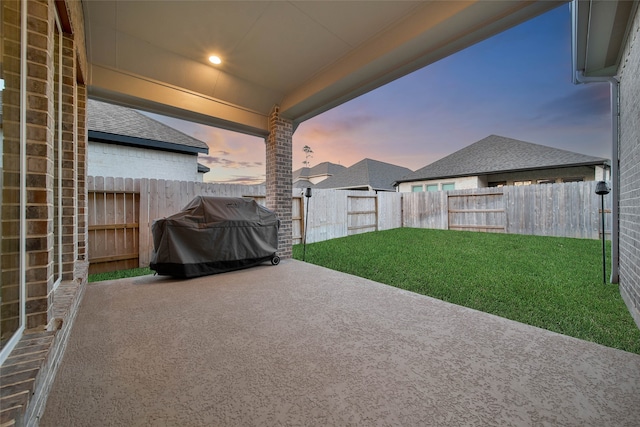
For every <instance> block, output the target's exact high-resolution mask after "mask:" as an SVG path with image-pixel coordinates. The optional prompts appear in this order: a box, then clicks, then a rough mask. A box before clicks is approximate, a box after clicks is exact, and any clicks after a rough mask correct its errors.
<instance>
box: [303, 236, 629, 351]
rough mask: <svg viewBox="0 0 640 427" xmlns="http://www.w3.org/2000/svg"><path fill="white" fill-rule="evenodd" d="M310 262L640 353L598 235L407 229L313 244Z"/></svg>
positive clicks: (309, 253) (309, 255)
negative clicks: (610, 281) (604, 262)
mask: <svg viewBox="0 0 640 427" xmlns="http://www.w3.org/2000/svg"><path fill="white" fill-rule="evenodd" d="M302 252H303V247H302V245H296V246H294V248H293V256H294V258H296V259H302ZM609 256H610V252H607V263H609V261H610V259H609ZM306 261H307V262H310V263H313V264H317V265H322V266H325V267H328V268H331V269H333V270H338V271H342V272H345V273H349V274H353V275H356V276H360V277H365V278H367V279H371V280H375V281H377V282H382V283H386V284H388V285H391V286H395V287H398V288H402V289H406V290H409V291H412V292H417V293H419V294H422V295H428V296H431V297H434V298H438V299H441V300H445V301H449V302H452V303H454V304H459V305H464V306H467V307H471V308H474V309H477V310H481V311H484V312H487V313H492V314H496V315H498V316H502V317H506V318H508V319H513V320H516V321H519V322H523V323H527V324H529V325H534V326H538V327H540V328H544V329H548V330H551V331H555V332H559V333H561V334H565V335H570V336H573V337H576V338H580V339H584V340H588V341H593V342H597V343H599V344H603V345H606V346H609V347H614V348H619V349H622V350H626V351H630V352H634V353H638V354H640V330H639V329H638V328H637V327H636V325H635V323H634V322H633V319H632V318H631V315H630V314H629V312H628V310H627V308H626V306H625V304H624V302H623V301H622V298H621V297H620V293H619V291H618V286H617V285H612V284H607V285H604V284H603V282H602V243H601V242H600V241H598V240H587V239H567V238H558V237H539V236H522V235H513V234H492V233H474V232H464V231H449V230H426V229H412V228H399V229H395V230H388V231H380V232H375V233H365V234H359V235H355V236H349V237H344V238H340V239H333V240H328V241H325V242H319V243H314V244H308V245H307V249H306ZM608 274H609V273H608V272H607V277H608Z"/></svg>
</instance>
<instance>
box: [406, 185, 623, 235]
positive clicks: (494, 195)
mask: <svg viewBox="0 0 640 427" xmlns="http://www.w3.org/2000/svg"><path fill="white" fill-rule="evenodd" d="M595 186H596V182H594V181H588V182H572V183H564V184H542V185H523V186H507V187H501V188H478V189H472V190H456V191H447V192H433V193H429V192H427V193H405V194H404V195H403V200H402V209H403V216H402V217H403V226H404V227H416V228H440V229H451V230H475V231H491V232H503V233H510V234H532V235H539V236H558V237H576V238H586V239H597V238H599V236H600V233H601V217H600V203H601V201H600V196H598V195H596V194H595ZM610 212H611V197H610V196H607V197H605V214H610ZM610 216H611V215H606V225H605V230H610V229H611V218H610ZM605 232H606V233H609V232H608V231H605Z"/></svg>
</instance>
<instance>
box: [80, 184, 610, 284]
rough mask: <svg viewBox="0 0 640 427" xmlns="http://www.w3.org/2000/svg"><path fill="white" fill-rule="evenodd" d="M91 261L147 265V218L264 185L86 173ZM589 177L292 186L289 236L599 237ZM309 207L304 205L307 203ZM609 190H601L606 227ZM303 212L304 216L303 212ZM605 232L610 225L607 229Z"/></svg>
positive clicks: (257, 194)
mask: <svg viewBox="0 0 640 427" xmlns="http://www.w3.org/2000/svg"><path fill="white" fill-rule="evenodd" d="M87 183H88V190H89V261H90V265H91V267H90V269H91V270H90V271H91V272H92V273H94V272H99V271H111V270H117V269H124V268H131V267H136V266H148V265H149V261H150V259H151V254H152V251H153V241H152V236H151V224H152V223H153V221H154V220H155V219H158V218H164V217H167V216H169V215H172V214H174V213H176V212H178V211H180V210H181V209H182V208H183V207H184V206H186V204H187V203H189V202H190V201H191V200H192V199H193V198H194V197H195V196H198V195H209V196H231V197H251V198H253V199H255V200H256V201H257V202H258V203H260V204H263V205H264V204H265V201H266V198H265V187H264V186H263V185H256V186H245V185H232V184H211V183H199V182H185V181H165V180H155V179H136V180H133V179H122V178H102V177H89V178H88V181H87ZM595 185H596V183H595V182H575V183H566V184H545V185H528V186H519V187H502V188H479V189H473V190H455V191H439V192H422V193H387V192H381V193H378V194H376V193H375V192H366V191H344V190H318V189H314V191H313V195H312V197H311V198H310V199H308V200H307V199H306V198H305V197H303V196H302V195H301V194H300V189H294V190H293V193H294V194H293V196H292V205H291V207H292V228H293V243H294V244H296V243H301V242H302V239H303V237H304V234H305V232H306V241H307V243H313V242H320V241H323V240H329V239H334V238H337V237H344V236H348V235H352V234H357V233H364V232H368V231H377V230H388V229H392V228H399V227H414V228H437V229H451V230H473V231H487V232H500V233H513V234H535V235H544V236H559V237H579V238H588V239H597V238H599V236H600V233H601V229H600V228H601V225H600V224H601V217H600V196H597V195H596V194H595ZM307 204H308V207H309V209H308V210H309V212H308V213H307V212H306V207H307ZM610 209H611V197H610V196H607V197H605V213H606V214H607V218H606V221H607V222H606V227H605V230H610V228H611V218H610V216H611V215H609V213H610ZM307 216H308V223H306V224H305V218H306V217H307ZM605 233H608V231H605Z"/></svg>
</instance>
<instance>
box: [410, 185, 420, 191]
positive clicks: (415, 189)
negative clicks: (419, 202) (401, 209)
mask: <svg viewBox="0 0 640 427" xmlns="http://www.w3.org/2000/svg"><path fill="white" fill-rule="evenodd" d="M421 191H422V185H412V186H411V192H412V193H419V192H421Z"/></svg>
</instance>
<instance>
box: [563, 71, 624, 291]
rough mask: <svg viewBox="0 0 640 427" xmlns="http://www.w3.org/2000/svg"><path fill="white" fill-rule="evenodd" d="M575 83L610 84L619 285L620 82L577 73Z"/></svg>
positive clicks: (614, 273) (614, 276)
mask: <svg viewBox="0 0 640 427" xmlns="http://www.w3.org/2000/svg"><path fill="white" fill-rule="evenodd" d="M574 79H575V82H576V83H579V84H586V83H609V88H610V91H609V93H610V102H611V197H612V199H611V283H618V280H619V274H618V273H619V272H618V265H619V247H620V242H619V228H620V215H619V204H620V174H619V166H620V155H619V149H618V142H619V138H620V136H619V131H618V129H619V126H620V109H619V104H620V82H619V81H618V79H617V78H616V77H615V76H612V77H585V76H584V73H583V71H576V73H575V76H574Z"/></svg>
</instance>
